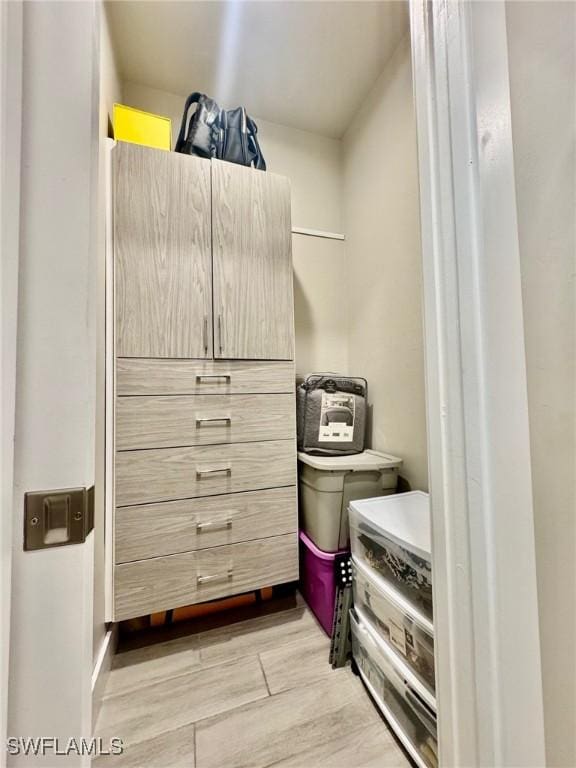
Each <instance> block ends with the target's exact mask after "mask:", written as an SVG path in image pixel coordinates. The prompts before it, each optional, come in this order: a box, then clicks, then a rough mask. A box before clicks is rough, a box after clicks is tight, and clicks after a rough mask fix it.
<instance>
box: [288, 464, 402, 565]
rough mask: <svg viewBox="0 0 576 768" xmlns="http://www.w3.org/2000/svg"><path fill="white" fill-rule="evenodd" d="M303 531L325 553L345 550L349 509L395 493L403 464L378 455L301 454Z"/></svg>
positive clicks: (300, 485)
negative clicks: (353, 503)
mask: <svg viewBox="0 0 576 768" xmlns="http://www.w3.org/2000/svg"><path fill="white" fill-rule="evenodd" d="M298 462H299V465H298V469H299V487H300V527H301V528H302V529H303V530H304V532H305V533H306V535H307V536H308V537H309V538H310V539H312V541H313V542H314V544H315V545H316V546H317V547H318V548H319V549H321V550H323V551H324V552H337V551H338V550H340V549H346V547H347V546H348V542H349V539H350V536H349V529H348V505H349V504H350V501H352V500H353V499H366V498H369V497H371V496H376V495H378V496H381V495H382V494H390V493H395V492H396V486H397V483H398V468H399V467H400V466H401V465H402V460H401V459H398V458H396V456H388V455H387V454H385V453H379V452H378V451H363V452H362V453H357V454H355V455H353V456H311V455H309V454H307V453H301V452H299V453H298Z"/></svg>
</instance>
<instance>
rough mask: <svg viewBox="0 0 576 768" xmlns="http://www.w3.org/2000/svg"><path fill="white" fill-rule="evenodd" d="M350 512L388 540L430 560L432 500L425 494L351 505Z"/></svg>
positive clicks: (386, 497)
mask: <svg viewBox="0 0 576 768" xmlns="http://www.w3.org/2000/svg"><path fill="white" fill-rule="evenodd" d="M350 509H351V510H352V511H353V512H355V513H356V515H359V516H360V517H361V518H362V519H364V520H366V521H367V522H368V523H370V525H371V526H372V527H373V528H375V529H376V530H377V531H379V532H380V533H381V534H382V535H383V536H385V537H386V538H388V539H391V540H392V541H395V542H396V543H397V544H399V545H400V546H401V547H404V548H405V549H409V550H410V551H411V552H414V554H416V555H419V556H420V557H421V558H422V559H424V560H430V557H431V540H430V497H429V496H428V494H427V493H424V491H410V492H409V493H396V494H393V495H392V496H379V497H378V498H375V499H362V500H361V501H351V502H350Z"/></svg>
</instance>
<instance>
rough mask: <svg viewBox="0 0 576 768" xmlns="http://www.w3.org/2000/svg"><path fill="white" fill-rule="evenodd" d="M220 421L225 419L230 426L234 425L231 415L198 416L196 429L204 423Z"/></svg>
mask: <svg viewBox="0 0 576 768" xmlns="http://www.w3.org/2000/svg"><path fill="white" fill-rule="evenodd" d="M220 421H225V422H226V423H227V424H228V425H229V426H231V425H232V419H231V418H230V416H198V417H197V419H196V429H198V428H199V427H201V426H202V424H216V423H218V422H220Z"/></svg>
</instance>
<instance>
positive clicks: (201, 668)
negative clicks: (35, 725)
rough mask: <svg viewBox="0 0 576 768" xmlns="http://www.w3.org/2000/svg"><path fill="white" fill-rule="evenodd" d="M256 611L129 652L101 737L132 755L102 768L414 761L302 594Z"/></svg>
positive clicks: (132, 642)
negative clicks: (336, 663) (334, 656)
mask: <svg viewBox="0 0 576 768" xmlns="http://www.w3.org/2000/svg"><path fill="white" fill-rule="evenodd" d="M248 610H249V613H247V612H246V609H245V610H244V612H243V613H240V614H235V615H233V614H230V615H228V616H227V617H226V622H227V623H226V624H224V625H221V626H209V627H208V628H207V627H206V623H205V624H204V626H202V625H201V624H199V622H196V624H190V625H188V626H183V627H182V626H181V627H179V626H178V625H175V626H174V627H173V628H170V629H169V630H166V629H163V630H162V632H158V631H157V630H155V631H151V630H147V631H145V632H144V631H143V632H141V633H138V634H136V635H134V636H132V637H130V638H129V641H128V642H127V643H126V642H125V643H124V644H121V645H120V649H119V653H118V654H117V655H116V656H115V658H114V663H113V669H112V671H111V673H110V676H109V679H108V683H107V687H106V691H105V700H104V703H103V706H102V709H101V712H100V715H99V718H98V723H97V728H96V735H97V736H101V737H103V738H104V739H106V740H107V739H109V738H111V737H113V736H116V737H119V738H122V739H123V741H124V746H125V751H124V754H123V755H121V756H116V757H113V756H110V757H101V758H99V759H98V760H97V761H96V763H95V765H96V766H97V768H119V767H120V766H122V767H124V766H126V767H128V766H130V767H132V768H149V767H152V766H153V767H154V768H172V767H173V766H186V768H240V767H242V768H256V767H258V768H264V767H265V766H282V767H285V768H288V766H290V768H361V767H362V768H368V767H370V768H371V767H372V766H373V767H374V768H406V767H407V766H409V765H410V763H409V761H408V759H407V758H406V757H405V755H404V753H403V751H402V750H401V748H400V747H399V746H398V745H397V743H396V741H395V740H394V738H393V737H392V735H391V734H390V732H389V731H388V729H387V727H386V725H385V723H384V722H383V720H382V719H381V717H380V715H379V714H378V712H377V711H376V709H375V708H374V706H373V704H372V702H371V701H370V699H369V697H368V695H367V693H366V692H365V690H364V688H363V686H362V683H361V682H360V680H359V679H358V678H356V677H354V675H353V674H352V672H351V671H350V668H349V667H347V668H345V669H338V670H333V669H331V667H330V665H329V664H328V651H329V641H328V638H327V637H326V635H325V634H324V633H323V632H322V630H321V629H320V628H319V626H318V624H317V623H316V621H315V619H314V617H313V615H312V614H311V613H310V611H309V610H308V608H307V607H306V606H305V604H303V602H302V601H301V599H300V598H294V597H291V598H283V599H282V600H281V601H274V602H273V603H272V604H270V603H264V604H262V605H261V606H259V607H257V608H256V609H255V610H251V611H250V609H248ZM231 620H232V623H230V622H231ZM218 621H219V622H220V623H222V618H220V619H217V620H216V622H218ZM211 622H212V624H214V619H212V620H211ZM167 633H169V634H167ZM175 633H176V635H180V636H173V635H174V634H175ZM167 638H169V639H167ZM151 641H153V642H151ZM136 646H139V647H136Z"/></svg>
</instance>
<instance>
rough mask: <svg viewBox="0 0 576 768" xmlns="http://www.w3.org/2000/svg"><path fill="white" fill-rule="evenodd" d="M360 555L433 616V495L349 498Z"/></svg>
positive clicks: (352, 532) (413, 493) (355, 545)
mask: <svg viewBox="0 0 576 768" xmlns="http://www.w3.org/2000/svg"><path fill="white" fill-rule="evenodd" d="M349 517H350V542H351V547H352V554H353V555H354V557H355V559H356V560H357V561H359V562H361V563H363V564H365V565H366V566H368V567H369V568H372V569H373V570H374V571H375V572H376V573H378V574H379V575H380V576H382V577H383V578H384V579H385V580H386V581H389V582H390V583H391V584H392V586H393V587H394V588H395V589H397V590H398V591H399V592H400V593H401V594H402V595H403V596H404V597H405V598H406V599H407V600H408V601H409V602H410V603H411V604H412V605H413V606H414V607H415V608H416V609H417V610H418V611H421V612H422V613H423V614H424V616H426V618H427V619H429V620H430V621H431V620H432V615H433V612H432V566H431V554H430V511H429V503H428V494H427V493H423V492H422V491H411V492H410V493H399V494H395V495H393V496H382V497H379V498H375V499H364V500H363V501H352V502H350V511H349Z"/></svg>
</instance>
